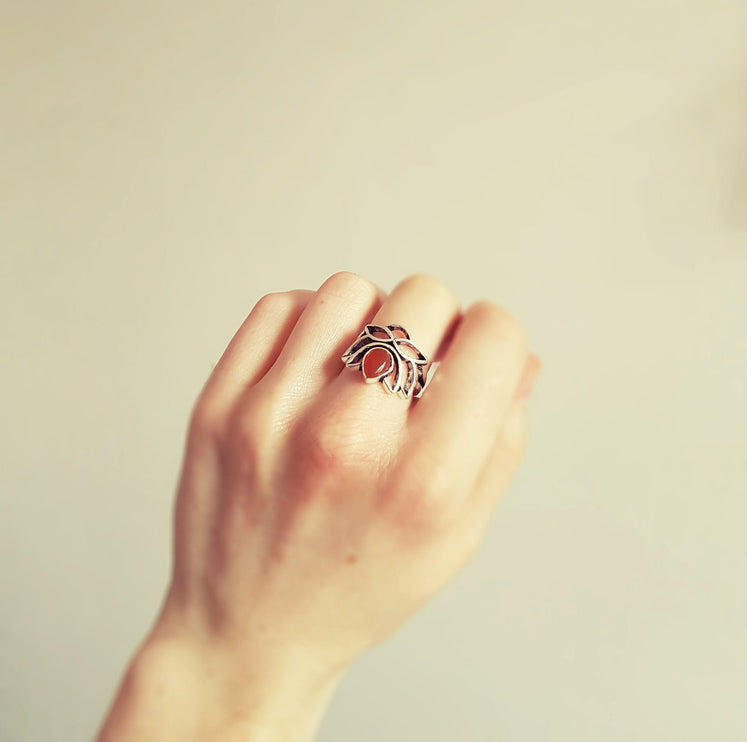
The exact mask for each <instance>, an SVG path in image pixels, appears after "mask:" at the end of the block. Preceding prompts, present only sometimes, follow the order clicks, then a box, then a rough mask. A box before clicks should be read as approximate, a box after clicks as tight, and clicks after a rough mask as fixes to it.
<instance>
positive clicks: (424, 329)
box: [335, 273, 461, 412]
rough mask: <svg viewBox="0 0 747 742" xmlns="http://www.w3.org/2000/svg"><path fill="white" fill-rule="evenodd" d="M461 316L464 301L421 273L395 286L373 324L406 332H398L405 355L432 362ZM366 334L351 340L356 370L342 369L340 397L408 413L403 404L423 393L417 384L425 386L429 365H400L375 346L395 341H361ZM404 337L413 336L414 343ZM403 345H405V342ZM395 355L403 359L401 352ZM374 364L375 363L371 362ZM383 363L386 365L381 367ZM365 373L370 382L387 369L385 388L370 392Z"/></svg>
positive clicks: (338, 385)
mask: <svg viewBox="0 0 747 742" xmlns="http://www.w3.org/2000/svg"><path fill="white" fill-rule="evenodd" d="M460 315H461V306H460V302H459V299H458V298H457V297H456V295H455V294H454V293H453V292H452V291H451V289H449V288H448V287H447V286H446V285H445V284H444V283H442V282H441V281H439V280H438V279H437V278H435V277H433V276H430V275H428V274H425V273H416V274H412V275H410V276H407V277H406V278H405V279H403V280H402V281H400V282H399V283H398V284H397V286H395V288H394V289H393V290H392V292H391V293H390V294H389V296H388V297H387V298H386V300H385V301H384V303H383V304H382V305H381V307H380V308H379V310H378V312H376V314H375V316H374V317H373V318H372V319H371V320H370V321H369V323H368V324H369V325H370V326H376V327H380V328H386V327H387V325H389V326H399V327H401V328H403V329H404V331H405V332H404V333H403V332H402V331H395V332H394V333H393V335H394V337H396V340H395V344H396V347H397V349H399V350H400V351H401V355H402V356H404V357H405V358H406V359H407V358H410V359H412V358H416V357H417V354H418V351H419V352H420V353H421V354H422V356H425V359H426V360H430V359H431V358H432V356H434V355H435V354H436V352H437V351H438V349H439V347H440V346H441V345H442V343H443V341H444V338H445V336H447V335H448V334H449V333H450V332H451V331H452V329H453V327H454V325H455V324H456V323H457V321H458V319H459V317H460ZM362 329H363V328H361V327H359V328H357V332H356V334H354V335H352V337H351V338H350V340H351V341H352V342H351V345H350V346H349V347H350V348H353V349H354V351H353V352H352V354H351V361H356V362H357V363H356V366H352V367H346V366H343V367H341V369H340V372H339V379H338V380H337V381H336V383H335V393H336V394H341V393H342V394H345V395H348V394H350V393H351V392H349V391H348V390H353V392H354V393H355V394H357V395H358V396H360V397H361V398H365V399H366V400H371V402H370V404H372V405H374V406H381V405H384V406H391V407H394V408H395V409H400V410H402V411H403V412H404V411H405V410H406V409H407V407H408V405H403V401H405V400H406V399H414V398H415V394H416V393H417V391H418V390H419V388H420V384H419V382H418V379H419V378H420V379H422V380H423V381H424V375H423V376H420V374H421V373H423V374H424V370H425V368H426V367H427V363H420V362H418V363H410V362H408V361H405V362H404V363H401V364H398V361H397V359H396V358H395V357H394V355H392V354H391V353H389V352H388V351H386V350H382V349H380V348H378V349H374V348H373V347H372V346H374V345H375V344H376V338H378V339H381V340H384V341H385V342H389V341H390V338H387V337H386V336H385V335H384V334H383V333H380V332H376V333H375V338H374V339H373V340H372V339H371V337H370V336H369V337H364V338H360V339H358V333H360V331H361V330H362ZM405 333H406V335H409V340H408V339H406V335H405ZM400 340H402V341H403V342H401V343H400V342H399V341H400ZM367 351H368V352H367ZM377 354H378V356H377ZM395 354H397V355H399V353H398V351H395ZM371 359H373V363H370V361H371ZM380 362H381V366H380V367H378V368H377V365H378V364H379V363H380ZM390 369H391V370H390ZM362 370H365V375H366V376H368V377H369V378H371V377H374V378H375V376H376V375H377V372H382V370H383V372H386V377H385V382H386V383H384V382H382V383H380V384H374V386H379V387H380V390H373V389H371V388H370V386H369V385H368V384H362V383H361V381H362V379H361V376H362V373H361V372H362ZM351 371H354V372H355V373H351ZM387 384H388V386H387ZM392 389H395V390H398V389H401V392H399V393H397V394H393V393H391V390H392ZM372 392H374V393H373V394H372ZM403 398H404V399H403ZM348 399H349V397H348ZM373 400H375V401H373Z"/></svg>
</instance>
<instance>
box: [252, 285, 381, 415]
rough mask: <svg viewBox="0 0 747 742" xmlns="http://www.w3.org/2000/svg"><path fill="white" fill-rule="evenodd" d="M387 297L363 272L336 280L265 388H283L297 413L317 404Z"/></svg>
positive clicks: (301, 321) (311, 308)
mask: <svg viewBox="0 0 747 742" xmlns="http://www.w3.org/2000/svg"><path fill="white" fill-rule="evenodd" d="M384 298H385V292H384V291H383V290H382V289H381V288H380V287H378V286H377V285H376V284H374V283H372V282H371V281H369V280H367V279H365V278H363V277H362V276H359V275H358V274H357V273H350V272H348V271H340V272H338V273H334V274H333V275H331V276H330V277H329V278H327V279H326V280H325V281H324V283H323V284H322V285H321V286H320V287H319V289H318V290H317V291H316V293H315V294H314V296H313V297H312V299H311V301H309V303H308V305H307V306H306V308H305V309H304V311H303V313H302V314H301V316H300V317H299V318H298V322H296V325H295V327H294V328H293V330H292V332H291V333H290V335H289V336H288V339H287V342H286V343H285V347H284V348H283V349H282V350H281V351H280V354H279V355H278V357H277V360H276V361H275V363H274V365H273V367H272V368H271V369H270V370H269V371H268V373H267V375H266V377H265V379H264V380H263V383H265V382H266V383H267V384H269V385H274V386H276V387H277V388H280V389H282V390H283V398H284V401H285V403H286V404H287V405H289V406H290V407H293V408H294V409H295V408H297V407H298V406H300V405H303V404H304V402H303V400H307V399H312V398H313V397H314V396H315V395H316V394H317V393H318V392H319V390H320V389H322V388H323V387H325V386H326V385H327V384H328V383H329V382H330V381H332V380H333V379H334V378H335V377H336V376H337V375H338V373H339V369H340V360H339V356H340V354H341V353H342V352H343V350H344V349H345V345H346V344H347V343H348V342H349V341H348V337H349V336H350V335H351V333H355V332H357V331H358V328H360V326H361V325H362V324H364V323H365V322H366V321H367V320H368V318H369V317H371V316H372V315H373V314H374V313H375V312H376V311H377V310H378V308H379V307H380V306H381V303H382V301H383V300H384ZM288 412H290V410H289V411H288Z"/></svg>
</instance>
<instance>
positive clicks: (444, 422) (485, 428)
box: [147, 272, 539, 739]
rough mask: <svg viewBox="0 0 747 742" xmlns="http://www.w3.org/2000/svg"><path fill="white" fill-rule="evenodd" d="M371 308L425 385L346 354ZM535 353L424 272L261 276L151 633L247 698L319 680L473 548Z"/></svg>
mask: <svg viewBox="0 0 747 742" xmlns="http://www.w3.org/2000/svg"><path fill="white" fill-rule="evenodd" d="M367 323H372V324H378V325H384V324H400V325H403V326H404V327H406V328H407V329H408V331H409V332H410V335H411V338H412V340H413V342H415V343H416V344H417V345H418V347H419V348H420V349H421V350H422V351H423V352H424V353H425V354H426V356H427V357H428V358H429V360H431V359H432V357H435V358H436V360H440V365H439V367H438V368H437V369H436V371H435V374H434V376H433V378H432V380H431V381H430V384H429V386H428V387H427V388H426V389H425V392H424V393H423V396H422V397H421V398H419V399H410V400H407V399H403V398H402V397H400V396H399V395H394V394H390V393H388V392H387V391H386V390H385V389H384V388H383V386H382V385H381V384H370V385H369V384H366V383H364V380H363V379H362V377H361V374H360V371H358V370H351V369H349V368H345V367H344V364H343V363H342V362H341V360H340V356H341V354H342V353H343V351H344V350H345V349H346V348H347V347H348V346H349V345H350V344H351V342H352V341H353V340H355V338H356V337H357V335H358V333H359V332H360V331H361V330H362V328H363V326H364V325H365V324H367ZM538 369H539V361H538V359H537V358H536V357H535V356H534V355H532V354H530V353H529V351H528V347H527V340H526V337H525V333H524V331H523V329H522V327H521V325H520V324H519V323H518V321H517V320H516V319H515V318H514V317H513V316H512V315H510V314H509V313H508V312H507V311H506V310H504V309H502V308H501V307H499V306H498V305H496V304H494V303H492V302H488V301H479V302H477V303H475V304H473V305H471V306H470V307H469V308H467V309H466V311H464V313H462V310H461V307H460V302H459V301H458V299H457V298H456V297H455V296H454V294H453V293H452V292H451V290H450V289H448V288H447V287H446V286H445V285H443V284H442V283H441V282H439V281H437V280H436V279H434V278H432V277H430V276H428V275H423V274H417V275H413V276H410V277H408V278H406V279H405V280H404V281H402V282H401V283H400V284H399V285H398V286H397V287H396V288H395V289H394V290H393V292H392V293H391V294H390V295H389V296H386V295H385V294H384V293H383V292H382V291H381V290H380V289H378V288H377V287H376V286H375V285H374V284H372V283H370V282H369V281H367V280H365V279H364V278H362V277H360V276H358V275H356V274H352V273H345V272H342V273H336V274H334V275H333V276H331V277H330V278H329V279H327V281H325V283H324V284H323V285H322V286H321V287H320V289H319V290H318V291H316V292H314V291H305V290H297V291H289V292H284V293H275V294H268V295H266V296H264V297H263V298H262V299H260V301H259V302H258V303H257V304H256V306H255V307H254V308H253V310H252V311H251V313H250V314H249V316H248V318H247V319H246V321H245V322H244V323H243V325H242V326H241V327H240V328H239V330H238V332H237V333H236V335H235V336H234V338H233V340H232V341H231V343H230V344H229V345H228V347H227V348H226V350H225V352H224V354H223V356H222V357H221V359H220V361H219V362H218V364H217V366H216V367H215V369H214V371H213V373H212V375H211V377H210V378H209V379H208V381H207V383H206V385H205V387H204V388H203V390H202V392H201V394H200V395H199V398H198V399H197V402H196V404H195V406H194V408H193V410H192V414H191V419H190V424H189V431H188V436H187V441H186V451H185V457H184V462H183V467H182V472H181V478H180V481H179V487H178V494H177V503H176V513H175V539H174V562H173V574H172V579H171V584H170V587H169V591H168V595H167V598H166V600H165V602H164V605H163V607H162V611H161V614H160V616H159V618H158V620H157V622H156V624H155V627H154V629H153V631H152V632H151V635H150V636H149V639H148V642H147V645H148V646H150V645H154V644H158V643H159V642H160V643H161V644H163V643H164V642H166V643H171V644H173V645H175V646H179V647H190V648H191V649H190V650H189V652H188V654H189V656H194V657H195V658H197V657H199V658H200V663H201V665H200V666H201V667H210V668H213V671H212V673H213V674H212V678H213V680H212V682H215V683H217V684H218V686H219V687H220V688H221V690H220V693H216V696H215V697H216V698H221V699H229V700H230V705H231V707H232V708H234V709H242V713H244V715H245V717H246V718H248V717H249V716H250V715H251V713H257V714H259V715H262V714H264V713H265V711H266V710H269V711H271V713H272V714H276V712H277V714H276V715H282V713H283V712H282V711H281V710H279V709H281V708H282V706H283V704H284V703H285V704H289V703H291V702H292V700H291V699H293V698H294V697H301V696H305V697H308V696H313V695H314V694H315V693H316V692H317V691H319V692H320V693H321V692H322V689H326V690H329V689H330V688H332V687H333V686H334V684H335V683H336V682H337V680H339V678H340V677H341V675H342V673H343V672H344V671H345V669H346V668H347V667H348V666H349V665H350V663H351V662H353V661H354V659H355V658H356V657H357V656H358V655H360V654H361V653H362V652H364V651H365V650H366V649H368V648H370V647H372V646H374V645H376V644H378V643H379V642H381V641H382V640H384V639H385V638H386V637H388V636H389V635H391V634H392V633H393V632H394V631H395V630H396V629H397V628H398V627H399V626H400V625H402V623H403V622H405V621H406V620H407V619H408V618H409V617H410V616H412V615H413V614H414V613H415V612H416V611H417V610H418V609H419V608H420V607H421V606H422V605H423V604H424V603H425V602H426V601H427V600H428V599H429V598H430V597H431V596H433V595H434V594H435V593H436V592H438V591H439V590H440V589H441V588H442V587H443V586H444V585H445V584H446V583H447V582H448V581H449V580H450V579H451V578H452V577H453V576H454V575H455V574H456V573H457V572H458V571H459V570H460V569H461V568H462V567H463V566H464V565H465V564H466V563H467V562H468V561H469V560H470V559H471V557H472V556H473V555H474V554H475V553H476V550H477V549H478V547H479V544H480V542H481V540H482V537H483V533H484V530H485V527H486V525H487V523H488V520H489V517H490V514H491V512H492V510H493V508H494V506H495V504H496V503H497V501H498V499H499V498H500V496H501V494H502V493H503V492H504V490H505V489H506V487H507V485H508V483H509V480H510V479H511V477H512V475H513V474H514V471H515V470H516V468H517V466H518V464H519V462H520V460H521V458H522V455H523V451H524V428H525V407H524V397H525V396H526V394H527V393H528V388H529V387H530V386H531V384H532V382H533V380H534V377H535V376H536V373H537V371H538ZM197 648H199V649H197ZM195 664H196V665H197V662H196V663H195ZM279 689H282V690H279ZM325 692H326V691H325ZM294 694H298V695H297V696H294ZM216 739H217V737H216Z"/></svg>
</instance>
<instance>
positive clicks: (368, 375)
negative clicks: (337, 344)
mask: <svg viewBox="0 0 747 742" xmlns="http://www.w3.org/2000/svg"><path fill="white" fill-rule="evenodd" d="M341 360H342V361H343V363H344V364H345V366H347V367H348V368H360V370H361V373H362V374H363V378H364V379H365V380H366V383H368V384H374V383H376V382H377V381H379V382H381V383H382V385H383V386H384V388H385V389H386V390H387V391H388V392H391V393H392V394H399V395H400V396H402V397H404V398H405V399H410V398H412V397H419V396H420V395H421V394H422V393H423V390H424V389H425V387H426V386H427V384H428V381H429V380H430V379H428V380H426V366H427V364H428V359H427V358H426V357H425V355H424V354H423V353H422V352H421V351H420V350H419V349H418V347H417V346H416V345H415V343H413V342H412V340H411V339H410V335H409V333H408V332H407V330H405V328H404V327H402V326H401V325H386V326H384V327H380V326H379V325H366V326H365V328H364V329H363V331H362V332H361V333H360V335H358V337H357V338H356V339H355V341H354V342H353V343H352V345H351V346H350V347H349V348H348V349H347V350H346V351H345V352H344V353H343V354H342V356H341Z"/></svg>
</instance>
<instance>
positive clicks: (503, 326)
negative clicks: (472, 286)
mask: <svg viewBox="0 0 747 742" xmlns="http://www.w3.org/2000/svg"><path fill="white" fill-rule="evenodd" d="M465 314H466V315H468V316H469V318H470V321H472V322H474V323H475V325H476V327H477V328H478V329H479V330H481V331H483V332H485V333H489V334H491V335H493V336H496V337H498V338H500V339H501V340H502V341H504V342H507V343H508V344H509V345H511V346H512V347H514V348H515V349H516V350H517V352H519V353H520V354H526V353H527V348H528V344H527V336H526V331H525V330H524V327H523V326H522V324H521V322H519V320H518V319H517V318H516V317H515V316H514V315H513V314H511V312H509V311H508V310H507V309H505V308H504V307H502V306H500V305H499V304H496V303H495V302H492V301H489V300H488V299H480V300H478V301H476V302H475V303H474V304H472V305H471V306H470V307H469V308H468V309H467V312H466V313H465Z"/></svg>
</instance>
